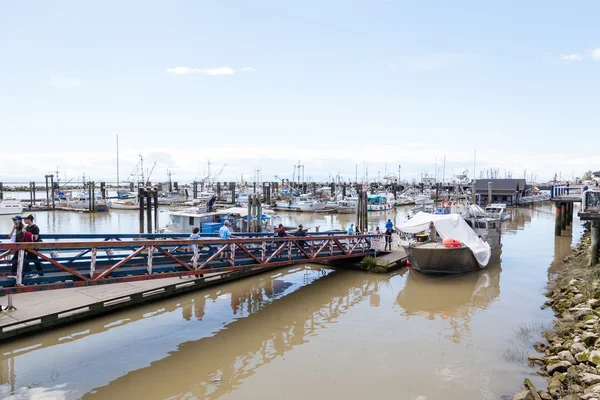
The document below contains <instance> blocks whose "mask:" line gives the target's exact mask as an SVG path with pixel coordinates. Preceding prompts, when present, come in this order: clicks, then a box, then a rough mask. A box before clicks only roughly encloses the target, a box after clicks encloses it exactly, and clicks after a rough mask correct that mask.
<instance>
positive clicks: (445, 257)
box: [405, 245, 502, 274]
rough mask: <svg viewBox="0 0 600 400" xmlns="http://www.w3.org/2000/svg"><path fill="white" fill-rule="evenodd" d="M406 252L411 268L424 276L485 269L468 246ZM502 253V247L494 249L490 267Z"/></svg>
mask: <svg viewBox="0 0 600 400" xmlns="http://www.w3.org/2000/svg"><path fill="white" fill-rule="evenodd" d="M405 250H406V253H407V255H408V260H409V261H410V264H411V267H412V268H413V269H415V270H417V271H419V272H421V273H424V274H462V273H465V272H472V271H479V270H480V269H483V268H485V267H482V266H480V265H479V263H477V260H476V259H475V256H474V255H473V252H472V251H471V249H469V248H468V247H466V246H463V247H450V248H447V247H444V246H442V245H437V246H436V247H430V246H407V247H405ZM501 253H502V248H501V247H497V248H494V249H492V254H491V258H490V261H489V262H488V265H489V264H490V263H494V262H496V261H498V260H499V259H500V254H501Z"/></svg>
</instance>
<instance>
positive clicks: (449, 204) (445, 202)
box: [442, 200, 452, 208]
mask: <svg viewBox="0 0 600 400" xmlns="http://www.w3.org/2000/svg"><path fill="white" fill-rule="evenodd" d="M450 206H452V201H450V200H444V201H442V208H448V207H450Z"/></svg>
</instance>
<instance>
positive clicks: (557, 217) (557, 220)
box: [554, 203, 561, 236]
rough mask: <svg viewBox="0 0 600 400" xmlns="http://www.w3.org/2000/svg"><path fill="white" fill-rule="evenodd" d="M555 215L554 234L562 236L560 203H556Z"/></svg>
mask: <svg viewBox="0 0 600 400" xmlns="http://www.w3.org/2000/svg"><path fill="white" fill-rule="evenodd" d="M554 207H555V214H556V215H555V217H554V236H560V234H561V222H560V220H561V215H560V203H555V204H554Z"/></svg>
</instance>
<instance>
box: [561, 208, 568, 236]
mask: <svg viewBox="0 0 600 400" xmlns="http://www.w3.org/2000/svg"><path fill="white" fill-rule="evenodd" d="M560 229H562V230H563V231H564V230H566V229H567V204H566V203H561V204H560Z"/></svg>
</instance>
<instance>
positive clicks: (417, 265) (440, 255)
mask: <svg viewBox="0 0 600 400" xmlns="http://www.w3.org/2000/svg"><path fill="white" fill-rule="evenodd" d="M500 224H501V221H500V220H499V219H490V218H470V219H467V220H465V219H464V218H463V217H462V216H461V215H459V214H445V215H434V214H428V213H424V212H420V213H418V214H417V215H416V216H415V217H414V218H412V219H410V220H408V221H406V222H405V223H403V224H402V225H400V226H399V227H398V229H399V230H400V231H401V232H402V233H403V234H405V239H404V240H402V241H401V244H402V247H403V248H404V249H405V251H406V253H407V255H408V258H409V261H410V263H411V266H412V268H414V269H415V270H418V271H420V272H422V273H432V274H457V273H464V272H470V271H477V270H480V269H482V268H485V267H486V266H487V265H488V264H489V263H490V262H491V261H496V260H497V259H499V257H500V253H501V249H502V243H501V237H500V232H501V231H500Z"/></svg>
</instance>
